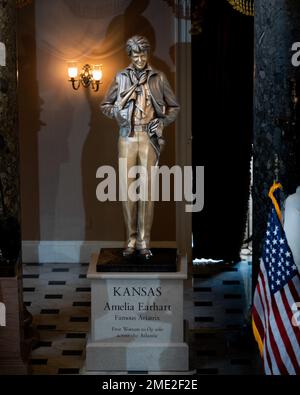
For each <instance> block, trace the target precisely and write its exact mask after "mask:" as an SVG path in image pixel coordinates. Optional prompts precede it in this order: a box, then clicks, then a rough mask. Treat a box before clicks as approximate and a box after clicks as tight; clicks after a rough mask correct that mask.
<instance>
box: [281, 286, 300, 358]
mask: <svg viewBox="0 0 300 395" xmlns="http://www.w3.org/2000/svg"><path fill="white" fill-rule="evenodd" d="M280 295H281V298H282V301H283V304H284V307H285V310H286V313H287V315H288V317H289V320H290V323H291V327H292V329H293V331H294V333H295V336H296V339H297V340H298V347H299V350H300V330H299V328H296V327H295V326H294V325H293V324H292V319H293V311H292V308H291V307H292V306H290V305H289V302H288V300H287V297H286V294H285V290H284V289H282V290H281V291H280ZM299 359H300V357H299Z"/></svg>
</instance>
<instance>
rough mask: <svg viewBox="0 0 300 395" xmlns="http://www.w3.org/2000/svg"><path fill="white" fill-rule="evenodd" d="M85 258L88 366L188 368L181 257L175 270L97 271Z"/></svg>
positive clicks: (101, 368) (183, 260)
mask: <svg viewBox="0 0 300 395" xmlns="http://www.w3.org/2000/svg"><path fill="white" fill-rule="evenodd" d="M97 261H98V255H97V254H94V255H93V256H92V259H91V263H90V266H89V271H88V275H87V277H88V278H89V279H90V280H91V291H92V317H91V335H90V338H89V341H88V344H87V348H86V370H87V372H88V371H99V372H100V371H154V372H155V371H156V372H160V371H179V372H185V371H187V370H188V368H189V367H188V346H187V344H186V343H185V342H184V330H183V282H184V280H185V279H186V278H187V262H186V258H183V257H179V259H178V271H177V272H175V273H144V272H139V273H137V272H133V273H124V272H123V273H99V272H97V269H96V265H97Z"/></svg>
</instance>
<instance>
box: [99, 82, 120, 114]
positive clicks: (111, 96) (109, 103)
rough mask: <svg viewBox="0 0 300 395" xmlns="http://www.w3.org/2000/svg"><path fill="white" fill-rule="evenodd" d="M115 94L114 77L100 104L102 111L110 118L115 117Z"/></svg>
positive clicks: (116, 91)
mask: <svg viewBox="0 0 300 395" xmlns="http://www.w3.org/2000/svg"><path fill="white" fill-rule="evenodd" d="M117 94H118V82H117V77H116V78H115V79H114V81H113V83H112V84H111V86H110V87H109V89H108V91H107V92H106V94H105V97H104V99H103V101H102V103H101V105H100V109H101V111H102V113H103V114H104V115H106V116H107V117H108V118H111V119H112V118H114V117H115V102H116V100H117Z"/></svg>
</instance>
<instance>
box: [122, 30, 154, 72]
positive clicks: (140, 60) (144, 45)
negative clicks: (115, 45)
mask: <svg viewBox="0 0 300 395" xmlns="http://www.w3.org/2000/svg"><path fill="white" fill-rule="evenodd" d="M126 48H127V54H128V56H129V57H130V59H131V62H132V64H133V66H134V67H135V68H136V69H137V70H143V69H144V68H145V67H146V66H147V64H148V57H149V51H150V44H149V41H148V40H147V39H146V38H145V37H142V36H133V37H131V38H130V39H129V40H128V41H127V43H126Z"/></svg>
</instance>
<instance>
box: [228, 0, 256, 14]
mask: <svg viewBox="0 0 300 395" xmlns="http://www.w3.org/2000/svg"><path fill="white" fill-rule="evenodd" d="M227 1H228V3H229V4H231V5H232V7H233V8H234V9H235V10H237V11H239V12H241V13H242V14H244V15H247V16H254V0H227Z"/></svg>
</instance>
